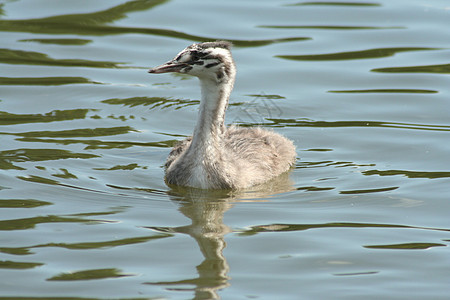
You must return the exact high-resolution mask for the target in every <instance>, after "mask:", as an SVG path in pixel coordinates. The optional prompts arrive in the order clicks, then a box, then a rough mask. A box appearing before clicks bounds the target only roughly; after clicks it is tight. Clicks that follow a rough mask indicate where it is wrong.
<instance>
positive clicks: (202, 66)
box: [148, 41, 236, 82]
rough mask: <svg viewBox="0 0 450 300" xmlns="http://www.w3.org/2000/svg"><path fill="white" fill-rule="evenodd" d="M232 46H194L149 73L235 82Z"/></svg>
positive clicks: (209, 44) (201, 44)
mask: <svg viewBox="0 0 450 300" xmlns="http://www.w3.org/2000/svg"><path fill="white" fill-rule="evenodd" d="M231 46H232V44H231V43H229V42H225V41H217V42H206V43H199V44H193V45H190V46H188V47H186V48H185V49H184V50H183V51H181V52H180V53H178V55H176V56H175V58H173V59H172V60H170V61H168V62H166V63H164V64H162V65H160V66H157V67H154V68H152V69H150V70H149V71H148V72H149V73H153V74H160V73H169V72H177V73H184V74H189V75H193V76H196V77H198V78H200V79H212V80H215V81H217V82H222V81H224V80H225V81H228V80H230V79H231V80H233V79H234V75H235V73H236V70H235V66H234V61H233V58H232V56H231Z"/></svg>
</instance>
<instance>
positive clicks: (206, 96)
mask: <svg viewBox="0 0 450 300" xmlns="http://www.w3.org/2000/svg"><path fill="white" fill-rule="evenodd" d="M230 50H231V44H230V43H228V42H224V41H219V42H207V43H200V44H193V45H191V46H189V47H187V48H186V49H184V50H183V51H181V52H180V53H179V54H178V55H177V56H176V57H175V58H174V59H173V60H171V61H169V62H167V63H165V64H163V65H161V66H158V67H155V68H153V69H150V71H149V73H167V72H179V73H186V74H190V75H194V76H197V77H198V78H199V79H200V86H201V93H202V98H201V102H200V108H199V117H198V121H197V125H196V126H195V129H194V133H193V136H192V137H189V138H187V139H185V140H183V141H181V142H179V143H178V144H177V145H175V147H174V148H173V149H172V151H171V152H170V154H169V157H168V159H167V162H166V164H165V169H166V172H165V179H166V182H167V183H168V184H174V185H180V186H188V187H195V188H201V189H242V188H247V187H251V186H254V185H257V184H261V183H263V182H265V181H268V180H270V179H272V178H274V177H276V176H278V175H280V174H281V173H283V172H286V171H287V170H289V168H290V167H291V166H292V165H293V164H294V162H295V158H296V152H295V147H294V144H293V143H292V141H290V140H288V139H286V138H285V137H283V136H281V135H279V134H277V133H275V132H273V131H270V130H265V129H262V128H260V127H253V128H241V127H238V126H234V125H232V126H230V127H228V128H226V127H225V123H224V122H225V111H226V109H227V106H228V99H229V97H230V94H231V91H232V89H233V85H234V80H235V75H236V68H235V64H234V61H233V58H232V56H231V51H230Z"/></svg>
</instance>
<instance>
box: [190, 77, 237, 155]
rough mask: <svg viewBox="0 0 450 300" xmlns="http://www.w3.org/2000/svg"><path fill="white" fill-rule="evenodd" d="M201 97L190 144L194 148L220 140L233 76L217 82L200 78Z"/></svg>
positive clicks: (223, 129)
mask: <svg viewBox="0 0 450 300" xmlns="http://www.w3.org/2000/svg"><path fill="white" fill-rule="evenodd" d="M200 84H201V91H202V99H201V102H200V108H199V115H198V120H197V125H196V126H195V130H194V134H193V139H192V145H193V146H194V148H196V149H198V148H203V149H205V148H207V147H208V146H210V145H214V144H216V143H218V142H219V141H220V139H221V138H222V135H223V134H224V132H225V111H226V109H227V106H228V99H229V97H230V94H231V90H232V89H233V84H234V76H231V77H230V78H228V80H222V81H220V82H217V81H216V80H211V79H209V78H200Z"/></svg>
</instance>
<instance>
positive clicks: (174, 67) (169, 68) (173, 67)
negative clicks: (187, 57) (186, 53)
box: [148, 60, 186, 74]
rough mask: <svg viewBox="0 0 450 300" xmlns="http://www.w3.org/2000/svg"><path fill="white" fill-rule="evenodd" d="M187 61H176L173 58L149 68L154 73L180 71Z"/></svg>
mask: <svg viewBox="0 0 450 300" xmlns="http://www.w3.org/2000/svg"><path fill="white" fill-rule="evenodd" d="M185 66H186V64H185V63H179V62H175V61H173V60H171V61H168V62H166V63H165V64H162V65H160V66H157V67H154V68H152V69H150V70H148V72H149V73H153V74H161V73H169V72H180V70H181V69H182V68H183V67H185Z"/></svg>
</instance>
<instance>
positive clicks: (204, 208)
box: [146, 173, 294, 299]
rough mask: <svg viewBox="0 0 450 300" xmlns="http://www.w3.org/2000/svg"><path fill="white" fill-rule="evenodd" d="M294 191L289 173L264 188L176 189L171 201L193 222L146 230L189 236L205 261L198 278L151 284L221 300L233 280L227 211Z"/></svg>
mask: <svg viewBox="0 0 450 300" xmlns="http://www.w3.org/2000/svg"><path fill="white" fill-rule="evenodd" d="M293 190H294V187H293V184H292V181H291V180H290V179H289V174H288V173H287V174H285V175H282V176H280V177H278V178H276V179H275V180H272V181H271V182H269V183H266V184H264V185H261V186H258V187H255V188H253V189H247V190H245V191H239V192H237V191H229V190H202V189H195V188H184V187H177V186H173V187H172V189H171V191H170V192H169V195H170V197H171V199H172V201H174V202H175V203H177V204H178V205H179V210H180V212H181V213H182V214H183V215H185V216H186V217H188V218H189V219H191V221H192V223H191V224H190V225H187V226H181V227H146V228H149V229H152V230H157V231H163V232H165V233H168V232H169V233H182V234H188V235H189V236H191V237H192V238H194V240H195V241H196V242H197V244H198V246H199V248H200V251H201V252H202V254H203V257H204V260H203V262H202V263H200V264H199V265H198V266H197V267H196V268H197V274H198V277H197V278H192V279H184V280H179V281H165V282H153V283H148V284H153V285H162V286H167V287H168V288H169V286H171V287H170V289H171V290H179V291H186V290H188V289H187V288H186V286H189V285H192V286H193V288H192V290H193V291H194V292H195V296H194V297H193V299H220V296H219V294H218V292H219V291H220V290H222V289H225V288H226V287H228V286H230V279H231V278H230V277H229V276H228V272H229V270H230V267H229V265H228V263H227V260H226V258H225V256H224V255H223V250H224V249H225V247H226V242H225V235H226V234H228V233H231V232H233V230H232V228H230V227H229V226H227V225H226V224H224V222H223V217H224V214H225V212H227V211H228V210H229V209H230V208H232V207H233V205H238V203H239V202H255V201H258V202H260V201H268V199H270V197H273V196H275V195H276V194H279V193H283V192H289V191H293ZM176 286H179V287H176Z"/></svg>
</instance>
